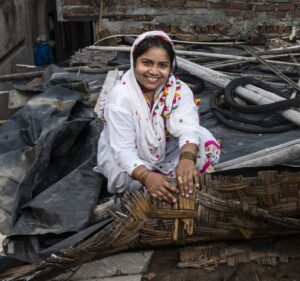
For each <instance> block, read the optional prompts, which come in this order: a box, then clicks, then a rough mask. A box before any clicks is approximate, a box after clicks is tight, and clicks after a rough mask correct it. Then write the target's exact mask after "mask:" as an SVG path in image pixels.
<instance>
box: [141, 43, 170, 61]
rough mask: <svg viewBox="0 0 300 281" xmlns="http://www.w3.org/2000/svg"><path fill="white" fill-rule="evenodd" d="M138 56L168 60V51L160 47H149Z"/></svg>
mask: <svg viewBox="0 0 300 281" xmlns="http://www.w3.org/2000/svg"><path fill="white" fill-rule="evenodd" d="M140 58H149V59H154V60H164V61H168V62H169V61H170V56H169V54H168V52H167V51H166V50H165V49H164V48H162V47H151V48H149V49H148V50H147V51H146V52H144V53H143V54H141V55H140Z"/></svg>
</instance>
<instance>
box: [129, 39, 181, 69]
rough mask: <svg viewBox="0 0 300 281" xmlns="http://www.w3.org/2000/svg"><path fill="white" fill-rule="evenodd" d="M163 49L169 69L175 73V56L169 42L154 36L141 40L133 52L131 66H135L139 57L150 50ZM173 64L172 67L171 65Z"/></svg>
mask: <svg viewBox="0 0 300 281" xmlns="http://www.w3.org/2000/svg"><path fill="white" fill-rule="evenodd" d="M153 47H154V48H163V49H165V50H166V52H167V54H168V55H169V58H170V63H171V69H172V70H173V72H175V69H176V55H175V51H174V49H173V46H172V44H171V42H169V41H167V40H166V39H164V38H162V37H160V36H155V37H146V38H145V39H144V40H142V41H141V42H140V43H139V44H138V45H137V46H136V47H135V48H134V50H133V65H135V63H136V60H137V58H138V57H139V56H141V55H143V54H144V53H146V52H147V51H148V50H149V49H151V48H153ZM173 64H174V65H173Z"/></svg>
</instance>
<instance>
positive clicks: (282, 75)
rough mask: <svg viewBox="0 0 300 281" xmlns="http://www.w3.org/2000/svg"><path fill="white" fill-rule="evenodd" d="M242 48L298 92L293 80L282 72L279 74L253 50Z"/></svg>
mask: <svg viewBox="0 0 300 281" xmlns="http://www.w3.org/2000/svg"><path fill="white" fill-rule="evenodd" d="M243 48H244V49H245V50H246V51H247V52H249V53H250V54H251V55H252V56H254V57H255V58H256V59H257V60H258V61H260V62H261V63H262V64H263V65H264V66H266V67H267V68H269V69H270V70H272V71H273V72H274V73H275V74H276V75H277V76H278V77H279V78H281V79H282V80H283V81H285V82H286V83H287V84H288V85H290V86H291V87H293V88H294V89H296V90H297V91H300V87H299V86H298V84H297V83H295V82H294V81H293V80H291V79H290V78H289V77H287V76H286V75H284V74H283V73H282V72H280V71H279V70H278V69H277V68H276V67H274V66H273V65H272V64H270V63H269V62H268V61H267V60H265V59H264V58H262V57H260V56H259V55H257V54H256V53H255V52H254V51H253V50H251V49H250V48H248V47H246V46H243Z"/></svg>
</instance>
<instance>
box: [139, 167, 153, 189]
mask: <svg viewBox="0 0 300 281" xmlns="http://www.w3.org/2000/svg"><path fill="white" fill-rule="evenodd" d="M150 173H152V171H151V170H145V171H144V172H142V173H141V174H140V176H139V182H140V183H141V184H142V185H143V186H145V181H146V178H147V177H148V176H149V174H150Z"/></svg>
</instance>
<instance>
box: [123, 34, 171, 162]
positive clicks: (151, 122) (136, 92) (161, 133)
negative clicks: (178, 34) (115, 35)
mask: <svg viewBox="0 0 300 281" xmlns="http://www.w3.org/2000/svg"><path fill="white" fill-rule="evenodd" d="M147 37H162V38H164V39H165V40H166V41H169V42H170V43H171V44H172V42H171V39H170V38H169V36H168V35H167V34H166V33H164V32H162V31H150V32H146V33H143V34H142V35H140V36H139V37H138V38H137V39H136V40H135V42H134V44H133V46H132V48H131V53H130V63H131V68H130V69H129V70H128V71H127V72H126V73H125V74H124V76H123V79H122V80H123V81H125V83H126V89H127V91H129V97H130V102H131V104H132V108H134V110H135V113H134V114H135V116H134V127H135V130H136V135H137V148H138V151H139V155H140V157H141V158H142V159H144V160H146V161H148V162H150V163H152V164H156V163H159V162H161V161H163V160H164V158H165V152H166V137H165V124H164V118H163V117H162V113H163V110H164V105H166V106H167V107H169V111H171V110H172V103H173V100H174V96H175V93H176V79H175V77H174V76H173V75H171V76H170V78H169V79H168V81H167V84H168V85H169V87H168V95H167V96H166V97H165V103H164V104H163V103H161V102H160V100H161V97H162V96H163V91H162V89H163V88H164V86H165V85H162V86H160V87H159V88H158V89H157V90H156V93H155V101H154V105H153V109H155V108H157V110H156V113H155V114H154V115H153V114H152V112H153V110H152V112H150V111H149V109H148V104H147V101H146V99H145V97H144V95H143V92H142V90H141V88H140V86H139V84H138V82H137V80H136V77H135V73H134V61H133V51H134V49H135V47H136V46H137V45H138V44H139V43H140V42H141V41H143V40H144V39H145V38H147ZM172 46H173V45H172ZM164 112H165V113H166V111H164Z"/></svg>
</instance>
